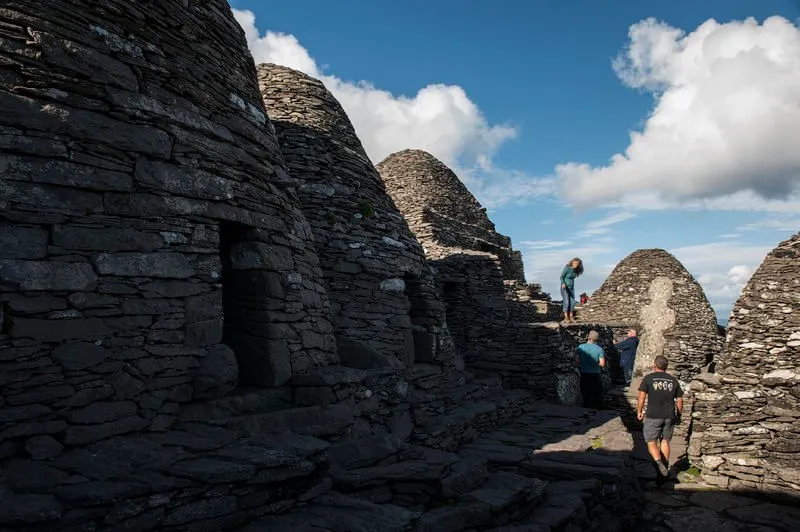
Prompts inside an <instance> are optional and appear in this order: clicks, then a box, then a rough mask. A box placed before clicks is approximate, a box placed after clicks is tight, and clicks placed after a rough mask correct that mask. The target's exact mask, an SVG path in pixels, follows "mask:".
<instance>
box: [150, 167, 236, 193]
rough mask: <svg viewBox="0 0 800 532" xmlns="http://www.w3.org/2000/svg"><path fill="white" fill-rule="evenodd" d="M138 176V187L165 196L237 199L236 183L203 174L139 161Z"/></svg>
mask: <svg viewBox="0 0 800 532" xmlns="http://www.w3.org/2000/svg"><path fill="white" fill-rule="evenodd" d="M135 176H136V181H137V182H138V183H141V184H142V185H145V186H146V187H147V188H153V189H155V190H159V191H162V192H171V193H173V194H178V195H180V196H186V197H189V198H199V199H209V200H229V199H232V198H233V185H234V182H233V181H230V180H228V179H225V178H223V177H220V176H217V175H214V174H211V173H209V172H204V171H202V170H197V169H194V170H184V169H183V168H181V167H180V166H175V165H171V164H166V163H161V162H157V161H150V160H147V159H139V160H138V161H137V162H136V173H135Z"/></svg>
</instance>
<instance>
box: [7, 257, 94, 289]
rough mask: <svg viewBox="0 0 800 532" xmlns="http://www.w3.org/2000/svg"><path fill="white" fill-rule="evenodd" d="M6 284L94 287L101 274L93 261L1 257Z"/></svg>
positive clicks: (34, 286)
mask: <svg viewBox="0 0 800 532" xmlns="http://www.w3.org/2000/svg"><path fill="white" fill-rule="evenodd" d="M0 279H2V283H3V284H7V285H10V286H11V287H14V288H17V289H19V290H35V291H45V290H47V291H51V290H52V291H55V290H76V291H77V290H93V289H94V288H95V286H96V285H97V275H96V274H95V272H94V270H93V269H92V267H91V266H90V265H89V264H83V263H72V264H63V263H57V262H34V261H12V260H0Z"/></svg>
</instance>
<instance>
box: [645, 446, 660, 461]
mask: <svg viewBox="0 0 800 532" xmlns="http://www.w3.org/2000/svg"><path fill="white" fill-rule="evenodd" d="M647 452H649V453H650V456H652V457H653V460H655V461H656V462H658V461H659V460H661V451H660V450H659V448H658V442H656V441H649V442H647Z"/></svg>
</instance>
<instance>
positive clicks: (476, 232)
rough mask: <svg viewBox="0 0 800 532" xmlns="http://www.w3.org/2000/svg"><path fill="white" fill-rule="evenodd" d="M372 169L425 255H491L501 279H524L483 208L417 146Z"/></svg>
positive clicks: (513, 253)
mask: <svg viewBox="0 0 800 532" xmlns="http://www.w3.org/2000/svg"><path fill="white" fill-rule="evenodd" d="M377 168H378V171H379V172H380V174H381V177H382V178H383V181H384V183H386V189H387V190H388V192H389V195H390V196H391V197H392V199H393V200H394V202H395V203H396V204H397V206H398V207H399V209H400V212H402V213H403V216H405V218H406V220H407V221H408V224H409V226H410V227H411V230H412V231H413V232H414V234H415V235H416V237H417V239H418V240H419V241H420V242H421V243H422V245H423V247H424V248H425V254H426V256H427V257H428V258H430V259H432V260H433V259H439V258H442V257H446V256H448V255H451V254H453V253H457V252H458V251H457V250H472V251H483V252H487V253H492V254H494V255H496V256H497V257H498V258H499V259H500V267H501V271H502V275H503V279H508V280H514V281H519V282H523V283H524V282H525V273H524V269H523V266H522V255H521V254H520V253H519V252H518V251H514V249H513V248H512V247H511V239H509V238H508V237H507V236H503V235H501V234H499V233H498V232H497V231H495V227H494V224H493V223H492V222H491V221H490V220H489V217H488V216H487V215H486V209H485V208H483V207H482V206H481V204H480V203H478V200H476V199H475V196H473V195H472V194H471V193H470V192H469V190H467V187H465V186H464V184H463V183H462V182H461V180H460V179H459V178H458V176H456V174H455V173H453V171H452V170H450V168H448V167H447V166H446V165H445V164H444V163H442V162H441V161H439V160H438V159H436V158H435V157H434V156H433V155H431V154H429V153H427V152H424V151H421V150H403V151H400V152H397V153H393V154H392V155H389V156H388V157H387V158H386V159H384V160H383V161H381V162H380V163H378V165H377Z"/></svg>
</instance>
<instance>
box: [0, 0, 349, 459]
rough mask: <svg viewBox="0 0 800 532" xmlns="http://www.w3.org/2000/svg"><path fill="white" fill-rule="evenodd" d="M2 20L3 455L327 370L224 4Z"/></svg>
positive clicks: (293, 230)
mask: <svg viewBox="0 0 800 532" xmlns="http://www.w3.org/2000/svg"><path fill="white" fill-rule="evenodd" d="M0 22H1V24H0V25H1V26H2V28H3V30H2V32H1V33H0V43H1V44H2V45H1V46H0V58H1V59H2V65H3V66H2V70H1V71H0V72H1V73H2V75H0V108H2V113H0V147H2V155H0V168H2V170H0V174H2V180H1V181H0V299H1V300H2V306H3V309H4V312H3V314H4V322H3V329H2V336H0V352H1V353H2V356H1V357H0V374H2V375H4V380H3V383H2V390H1V391H0V394H2V399H0V413H2V414H1V415H0V441H2V442H3V443H6V442H7V441H8V440H9V439H10V438H12V439H13V441H14V442H17V443H19V444H24V442H25V438H26V437H29V436H37V435H43V434H50V435H55V436H57V437H58V438H59V440H60V441H61V443H63V444H65V445H81V444H86V443H89V442H93V441H96V440H100V439H103V438H107V437H110V436H113V435H115V434H121V433H125V432H130V431H137V430H141V429H150V430H164V429H166V428H168V427H169V426H170V424H171V422H172V420H173V417H174V414H175V412H176V410H177V409H178V406H179V404H180V403H183V402H186V401H189V400H190V399H192V398H193V397H194V398H199V397H213V396H219V395H222V394H224V393H226V392H228V391H230V390H231V389H232V388H233V386H234V385H236V383H237V380H238V379H240V377H241V380H242V381H244V382H245V383H246V384H253V385H257V386H275V385H280V384H283V383H285V382H287V381H288V380H289V379H290V378H291V376H292V374H294V373H302V372H304V371H308V370H310V369H313V368H315V367H318V366H321V365H326V364H328V363H329V362H333V361H336V360H337V355H336V350H335V342H334V339H333V335H332V326H331V324H330V321H329V319H328V315H329V311H330V308H329V307H330V305H329V303H328V300H327V298H326V297H325V292H324V288H323V286H322V284H321V277H322V272H321V270H320V268H319V264H318V259H317V256H316V253H315V250H314V246H313V240H312V235H311V230H310V227H309V225H308V223H307V222H306V221H305V219H304V217H303V215H302V213H301V211H300V208H299V202H298V199H297V197H296V195H295V194H294V192H293V191H291V190H290V189H287V188H286V187H287V185H290V184H292V182H291V180H290V179H289V176H288V174H287V171H286V169H285V167H284V166H283V164H282V159H281V155H280V152H279V148H278V143H277V139H276V138H275V136H274V134H273V133H272V129H271V126H270V123H269V120H268V119H267V116H266V114H265V112H264V107H263V104H262V103H261V99H260V94H259V91H258V84H257V81H256V73H255V66H254V64H253V61H252V59H251V58H250V55H249V53H248V51H247V47H246V43H245V39H244V35H243V33H242V31H241V29H240V27H239V26H238V24H237V23H236V21H235V20H234V18H233V16H232V13H231V10H230V8H229V7H228V5H227V3H226V2H224V1H223V0H212V1H209V2H205V3H203V4H202V6H200V5H195V4H192V5H191V6H189V7H186V6H185V5H184V3H182V2H178V1H165V2H153V3H148V4H147V5H146V6H142V5H140V4H138V3H136V2H128V1H122V0H109V1H108V2H103V3H102V4H97V3H94V2H85V1H77V0H75V1H66V0H62V1H54V2H45V3H32V2H6V3H5V4H4V9H3V10H2V11H0ZM223 315H224V317H225V318H226V319H225V322H224V323H225V325H224V326H223ZM223 342H224V343H223ZM230 348H233V349H234V350H235V352H236V354H235V355H234V353H233V352H232V351H231V349H230Z"/></svg>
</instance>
